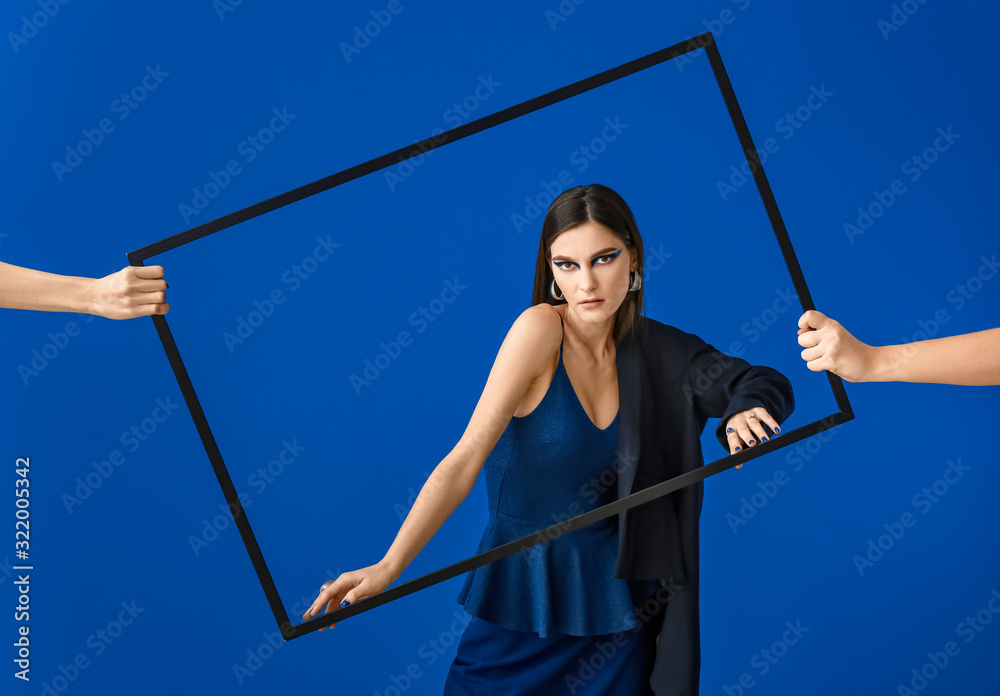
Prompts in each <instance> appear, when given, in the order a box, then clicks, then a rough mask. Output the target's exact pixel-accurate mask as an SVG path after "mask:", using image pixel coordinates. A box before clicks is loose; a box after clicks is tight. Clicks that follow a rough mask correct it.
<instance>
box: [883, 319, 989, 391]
mask: <svg viewBox="0 0 1000 696" xmlns="http://www.w3.org/2000/svg"><path fill="white" fill-rule="evenodd" d="M869 381H872V382H931V383H936V384H964V385H970V386H976V385H986V384H1000V328H998V329H988V330H986V331H977V332H975V333H970V334H961V335H958V336H947V337H945V338H935V339H931V340H927V341H915V342H913V343H904V344H902V345H893V346H883V347H880V348H876V349H875V364H874V369H873V370H872V375H871V379H870V380H869Z"/></svg>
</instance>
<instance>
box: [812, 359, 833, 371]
mask: <svg viewBox="0 0 1000 696" xmlns="http://www.w3.org/2000/svg"><path fill="white" fill-rule="evenodd" d="M806 367H807V368H809V369H810V370H812V371H813V372H825V371H826V370H829V369H830V361H829V359H828V358H827V357H826V356H825V355H824V356H822V357H819V358H817V359H815V360H810V361H809V362H807V363H806ZM831 371H832V370H831Z"/></svg>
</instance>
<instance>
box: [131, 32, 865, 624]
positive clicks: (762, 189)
mask: <svg viewBox="0 0 1000 696" xmlns="http://www.w3.org/2000/svg"><path fill="white" fill-rule="evenodd" d="M700 48H703V49H705V53H706V55H707V57H708V60H709V62H710V64H711V68H712V72H713V74H714V76H715V79H716V81H717V83H718V86H719V90H720V91H721V93H722V97H723V100H724V101H725V104H726V108H727V110H728V112H729V116H730V118H731V120H732V122H733V127H734V128H735V129H736V134H737V136H738V138H739V141H740V146H741V149H742V150H743V154H744V155H745V156H746V160H747V164H748V165H749V167H750V170H751V171H752V173H753V180H754V183H755V184H756V186H757V190H758V192H759V193H760V197H761V200H762V201H763V203H764V208H765V209H766V211H767V215H768V219H769V220H770V222H771V227H772V228H773V230H774V234H775V238H776V240H777V242H778V245H779V247H780V249H781V253H782V255H783V257H784V260H785V265H786V267H787V269H788V272H789V274H790V276H791V279H792V283H793V285H794V287H795V291H796V293H797V294H798V297H799V301H800V303H801V305H802V310H803V311H806V310H809V309H813V308H814V305H813V302H812V297H811V295H810V294H809V289H808V287H807V286H806V282H805V278H804V277H803V275H802V270H801V268H800V266H799V263H798V260H797V258H796V256H795V251H794V250H793V249H792V244H791V241H790V240H789V238H788V232H787V230H786V229H785V225H784V222H783V221H782V218H781V214H780V212H779V211H778V205H777V203H776V202H775V199H774V194H773V193H772V191H771V187H770V185H769V184H768V181H767V177H766V176H765V174H764V167H763V165H762V164H761V161H760V158H759V157H758V155H757V149H756V148H755V147H754V144H753V139H752V138H751V136H750V130H749V129H748V127H747V124H746V121H745V120H744V118H743V112H742V111H741V110H740V106H739V103H738V102H737V100H736V95H735V93H734V92H733V86H732V84H731V83H730V81H729V76H728V75H727V73H726V69H725V66H724V65H723V64H722V58H721V56H720V55H719V50H718V47H717V46H716V43H715V39H714V37H713V36H712V33H711V32H706V33H704V34H701V35H699V36H695V37H693V38H691V39H688V40H687V41H683V42H681V43H677V44H674V45H673V46H669V47H667V48H664V49H662V50H659V51H656V52H654V53H650V54H648V55H646V56H643V57H641V58H637V59H635V60H632V61H629V62H628V63H624V64H623V65H619V66H618V67H616V68H611V69H610V70H605V71H604V72H601V73H598V74H596V75H593V76H591V77H588V78H585V79H583V80H579V81H577V82H574V83H572V84H569V85H566V86H565V87H561V88H559V89H555V90H553V91H551V92H548V93H547V94H543V95H541V96H538V97H535V98H533V99H529V100H527V101H524V102H521V103H520V104H516V105H514V106H511V107H509V108H506V109H503V110H502V111H498V112H497V113H494V114H490V115H488V116H484V117H483V118H480V119H477V120H475V121H470V122H469V123H466V124H463V125H460V126H457V127H456V128H453V129H451V130H448V131H445V132H443V133H439V134H437V135H434V136H432V137H430V138H426V139H424V140H422V141H420V142H417V143H414V144H412V145H408V146H406V147H403V148H400V149H398V150H395V151H393V152H389V153H387V154H384V155H381V156H379V157H375V158H374V159H371V160H369V161H367V162H364V163H361V164H358V165H355V166H353V167H350V168H348V169H345V170H343V171H341V172H338V173H336V174H332V175H330V176H327V177H324V178H322V179H319V180H317V181H314V182H312V183H310V184H306V185H304V186H300V187H298V188H296V189H293V190H291V191H287V192H285V193H282V194H280V195H278V196H274V197H273V198H269V199H267V200H264V201H261V202H260V203H256V204H254V205H251V206H249V207H247V208H244V209H242V210H238V211H236V212H234V213H230V214H229V215H224V216H223V217H220V218H217V219H215V220H212V221H210V222H206V223H204V224H202V225H198V226H196V227H193V228H191V229H189V230H186V231H184V232H181V233H179V234H176V235H173V236H171V237H167V238H166V239H163V240H160V241H158V242H155V243H153V244H149V245H147V246H145V247H142V248H141V249H137V250H136V251H133V252H130V253H129V254H128V260H129V263H130V264H131V265H133V266H142V265H143V262H144V261H146V260H148V259H150V258H151V257H153V256H156V255H158V254H161V253H163V252H166V251H169V250H171V249H175V248H177V247H179V246H182V245H184V244H189V243H191V242H194V241H196V240H198V239H201V238H202V237H205V236H207V235H210V234H213V233H215V232H218V231H220V230H223V229H226V228H228V227H232V226H233V225H237V224H239V223H241V222H244V221H246V220H249V219H251V218H255V217H258V216H260V215H263V214H265V213H268V212H270V211H273V210H275V209H277V208H281V207H283V206H286V205H289V204H291V203H294V202H296V201H299V200H302V199H303V198H307V197H309V196H312V195H314V194H317V193H320V192H322V191H326V190H328V189H330V188H333V187H335V186H339V185H340V184H343V183H346V182H348V181H352V180H353V179H357V178H359V177H362V176H365V175H367V174H371V173H372V172H375V171H378V170H380V169H383V168H385V167H389V166H392V165H395V164H398V163H399V162H402V161H403V160H405V159H409V158H411V157H416V156H420V155H422V154H423V153H425V152H427V151H428V150H431V149H434V148H437V147H441V146H442V145H446V144H448V143H451V142H454V141H456V140H460V139H462V138H467V137H469V136H470V135H473V134H475V133H478V132H480V131H483V130H486V129H488V128H492V127H493V126H496V125H499V124H502V123H505V122H507V121H510V120H513V119H516V118H518V117H520V116H523V115H525V114H528V113H531V112H533V111H537V110H539V109H544V108H545V107H547V106H550V105H552V104H555V103H557V102H560V101H563V100H565V99H568V98H570V97H573V96H576V95H578V94H582V93H583V92H587V91H589V90H592V89H595V88H597V87H600V86H602V85H605V84H608V83H610V82H614V81H615V80H618V79H621V78H623V77H626V76H628V75H632V74H634V73H636V72H639V71H641V70H644V69H646V68H649V67H652V66H655V65H659V64H661V63H663V62H665V61H669V60H672V59H675V58H678V57H680V56H683V55H685V54H687V53H689V52H691V51H694V50H697V49H700ZM152 320H153V324H154V325H155V327H156V332H157V334H158V336H159V338H160V341H161V342H162V344H163V349H164V351H165V352H166V354H167V359H168V360H169V361H170V366H171V368H172V369H173V372H174V376H175V377H176V378H177V383H178V384H179V385H180V388H181V393H182V394H183V397H184V401H185V403H186V404H187V407H188V410H189V411H190V412H191V417H192V419H193V420H194V423H195V427H196V428H197V430H198V435H199V436H200V437H201V441H202V444H203V446H204V447H205V452H206V454H207V455H208V459H209V461H210V462H211V464H212V468H213V470H214V472H215V476H216V478H217V479H218V481H219V485H220V486H221V488H222V493H223V496H225V499H226V502H227V504H228V505H229V509H230V511H231V512H232V516H233V520H234V522H235V524H236V527H237V528H238V529H239V531H240V536H241V537H242V539H243V543H244V545H245V546H246V549H247V553H248V554H249V556H250V560H251V562H252V563H253V567H254V570H255V571H256V573H257V578H258V580H259V581H260V585H261V588H262V589H263V590H264V595H265V596H266V597H267V601H268V604H269V605H270V607H271V611H272V613H273V614H274V618H275V621H276V622H277V624H278V627H279V629H280V631H281V635H282V637H283V638H284V639H285V640H286V641H288V640H291V639H293V638H298V637H300V636H303V635H306V634H307V633H311V632H312V631H315V630H317V629H319V628H323V627H325V626H329V625H331V624H333V623H335V622H338V621H343V620H344V619H348V618H350V617H352V616H355V615H357V614H360V613H362V612H364V611H368V610H370V609H373V608H375V607H377V606H380V605H382V604H386V603H387V602H391V601H393V600H395V599H399V598H400V597H403V596H406V595H408V594H411V593H413V592H417V591H419V590H422V589H425V588H427V587H430V586H431V585H435V584H437V583H439V582H443V581H445V580H448V579H451V578H453V577H456V576H458V575H461V574H463V573H467V572H468V571H470V570H472V569H474V568H478V567H480V566H483V565H486V564H487V563H491V562H493V561H496V560H498V559H500V558H503V557H505V556H508V555H511V554H513V553H517V552H519V551H523V550H525V549H527V548H529V547H531V546H534V545H536V544H539V543H543V542H546V541H550V540H552V539H555V538H556V537H558V536H561V535H563V534H566V533H568V532H571V531H574V530H576V529H579V528H581V527H583V526H586V525H588V524H591V523H593V522H597V521H598V520H602V519H605V518H607V517H610V516H612V515H617V514H618V513H620V512H622V511H624V510H627V509H629V508H632V507H635V506H637V505H641V504H643V503H646V502H649V501H650V500H653V499H655V498H659V497H661V496H663V495H667V494H669V493H672V492H674V491H676V490H678V489H680V488H683V487H685V486H688V485H691V484H693V483H696V482H698V481H702V480H704V479H705V478H708V477H709V476H713V475H715V474H718V473H720V472H722V471H725V470H726V469H730V468H732V467H735V466H737V465H739V464H745V463H746V462H748V461H750V460H751V459H755V458H757V457H760V456H762V455H765V454H769V453H770V452H773V451H775V450H778V449H781V448H783V447H787V446H788V445H791V444H793V443H795V442H798V441H800V440H803V439H804V438H807V437H810V436H812V435H816V434H817V433H820V432H823V431H824V430H827V429H829V428H832V427H835V426H837V425H840V424H841V423H845V422H847V421H849V420H852V419H853V418H854V412H853V410H852V409H851V405H850V402H849V401H848V399H847V392H846V390H845V389H844V384H843V382H842V381H841V380H840V378H839V377H837V376H836V375H834V374H832V373H829V372H827V373H826V375H827V378H828V379H829V382H830V387H831V389H832V390H833V395H834V398H835V400H836V404H837V407H838V409H839V410H838V411H837V412H836V413H833V414H830V415H829V416H826V417H824V418H822V419H820V420H817V421H813V422H811V423H808V424H806V425H803V426H801V427H799V428H796V429H794V430H791V431H788V432H785V433H783V434H782V436H781V437H780V438H772V439H771V440H769V441H768V442H765V443H761V444H759V445H757V446H755V447H753V448H746V449H744V450H743V451H741V452H738V453H737V454H733V455H727V456H725V457H723V458H721V459H718V460H716V461H714V462H711V463H709V464H706V465H704V466H702V467H701V468H699V469H697V470H694V471H690V472H687V473H685V474H683V475H681V476H677V477H676V478H673V479H670V480H669V481H664V482H663V483H660V484H657V485H655V486H651V487H649V488H646V489H643V490H641V491H639V492H636V493H633V494H631V495H629V496H627V497H625V498H621V499H619V500H616V501H614V502H612V503H609V504H607V505H604V506H602V507H600V508H597V509H595V510H591V511H589V512H586V513H584V514H581V515H579V516H577V517H573V518H571V519H568V520H566V521H564V522H561V523H559V524H556V525H553V526H551V527H549V528H547V529H543V530H541V531H539V532H536V533H535V534H532V535H529V536H526V537H524V538H522V539H518V540H515V541H512V542H510V543H507V544H504V545H502V546H499V547H497V548H494V549H490V550H489V551H486V552H483V553H481V554H478V555H475V556H471V557H469V558H466V559H464V560H462V561H459V562H458V563H454V564H452V565H449V566H446V567H444V568H441V569H439V570H436V571H433V572H431V573H427V574H425V575H422V576H420V577H418V578H415V579H413V580H410V581H408V582H405V583H402V584H400V585H397V586H395V587H390V588H387V589H386V590H384V591H383V592H381V593H379V594H377V595H374V596H372V597H368V598H366V599H362V600H359V601H357V602H355V603H354V604H352V605H350V606H347V607H343V608H340V609H336V610H334V611H332V612H330V613H328V614H321V615H319V616H316V617H314V618H312V619H310V620H308V621H303V622H301V623H298V624H293V623H292V622H291V621H290V620H289V617H288V614H287V612H286V611H285V608H284V605H283V604H282V602H281V598H280V596H279V594H278V590H277V587H276V586H275V584H274V580H273V578H272V577H271V573H270V571H269V570H268V567H267V563H266V562H265V561H264V556H263V554H262V553H261V550H260V546H259V545H258V543H257V540H256V538H255V537H254V533H253V530H252V529H251V527H250V522H249V521H248V519H247V516H246V512H245V510H244V509H243V505H242V503H241V502H240V499H239V496H238V494H237V491H236V488H235V486H234V485H233V481H232V479H231V477H230V475H229V471H228V470H227V468H226V464H225V461H224V460H223V458H222V453H221V452H220V451H219V447H218V444H217V443H216V441H215V438H214V437H213V435H212V429H211V427H210V426H209V423H208V419H207V418H206V416H205V413H204V411H203V410H202V408H201V405H200V403H199V401H198V395H197V393H196V392H195V389H194V385H193V384H192V382H191V379H190V377H189V375H188V372H187V370H186V369H185V367H184V361H183V360H182V359H181V355H180V351H179V349H178V347H177V344H176V343H175V342H174V338H173V336H172V334H171V332H170V327H169V325H168V323H167V319H166V317H165V316H162V315H156V316H153V317H152Z"/></svg>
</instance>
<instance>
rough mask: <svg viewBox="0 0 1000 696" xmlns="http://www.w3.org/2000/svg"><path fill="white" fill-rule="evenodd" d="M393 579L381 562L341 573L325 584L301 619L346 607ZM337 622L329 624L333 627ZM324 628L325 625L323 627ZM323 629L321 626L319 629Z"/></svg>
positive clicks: (382, 588) (375, 591) (381, 588)
mask: <svg viewBox="0 0 1000 696" xmlns="http://www.w3.org/2000/svg"><path fill="white" fill-rule="evenodd" d="M393 580H395V578H394V577H393V575H392V573H391V572H389V570H388V569H387V568H386V567H385V566H383V565H382V564H381V563H376V564H375V565H371V566H368V567H367V568H360V569H358V570H352V571H349V572H347V573H341V574H340V577H338V578H337V579H336V580H334V581H333V582H331V583H330V584H329V585H327V586H326V589H324V590H322V591H321V592H320V593H319V596H318V597H317V598H316V601H315V602H313V603H312V606H311V607H309V608H308V609H307V610H306V613H304V614H303V615H302V618H303V619H311V618H313V617H314V616H316V615H317V614H319V613H320V611H321V610H323V607H326V609H325V610H324V611H323V613H324V614H329V613H330V612H331V611H333V610H334V609H337V608H339V607H346V606H347V605H349V604H353V603H354V602H356V601H358V600H359V599H364V598H365V597H370V596H371V595H375V594H378V593H379V592H381V591H382V590H384V589H385V588H386V587H388V586H389V585H390V584H391V583H392V581H393ZM336 625H337V624H336V623H334V624H331V625H330V626H329V628H333V627H334V626H336ZM324 628H326V627H324ZM319 630H321V631H322V630H323V628H321V629H319Z"/></svg>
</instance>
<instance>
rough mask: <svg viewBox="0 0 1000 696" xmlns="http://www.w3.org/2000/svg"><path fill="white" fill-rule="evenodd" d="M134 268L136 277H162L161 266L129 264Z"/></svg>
mask: <svg viewBox="0 0 1000 696" xmlns="http://www.w3.org/2000/svg"><path fill="white" fill-rule="evenodd" d="M128 268H134V269H135V275H136V277H138V278H162V277H163V266H129V267H128Z"/></svg>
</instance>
